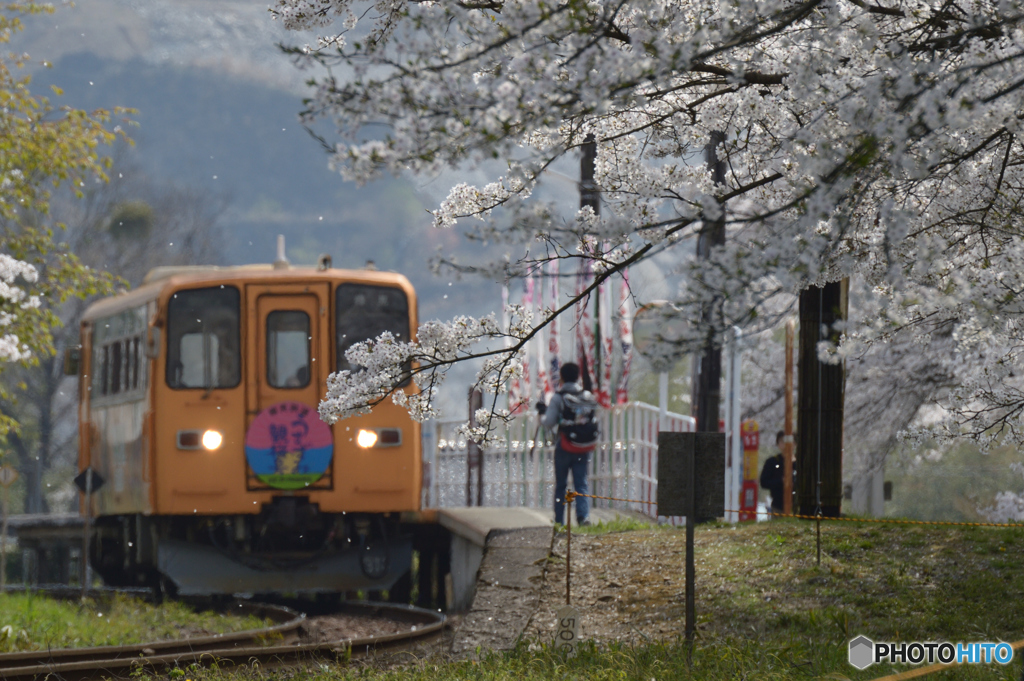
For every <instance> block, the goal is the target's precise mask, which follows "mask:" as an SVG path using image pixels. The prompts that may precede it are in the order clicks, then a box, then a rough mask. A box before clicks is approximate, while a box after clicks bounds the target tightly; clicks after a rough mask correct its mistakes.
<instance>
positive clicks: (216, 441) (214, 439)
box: [203, 430, 224, 452]
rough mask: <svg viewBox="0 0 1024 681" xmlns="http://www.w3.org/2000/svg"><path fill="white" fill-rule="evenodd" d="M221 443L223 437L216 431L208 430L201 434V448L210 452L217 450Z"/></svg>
mask: <svg viewBox="0 0 1024 681" xmlns="http://www.w3.org/2000/svg"><path fill="white" fill-rule="evenodd" d="M222 442H224V436H223V435H221V434H220V433H219V432H218V431H216V430H208V431H206V432H205V433H203V447H205V448H206V449H208V450H210V451H211V452H212V451H213V450H215V449H219V448H220V445H221V443H222Z"/></svg>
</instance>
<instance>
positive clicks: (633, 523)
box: [572, 515, 668, 535]
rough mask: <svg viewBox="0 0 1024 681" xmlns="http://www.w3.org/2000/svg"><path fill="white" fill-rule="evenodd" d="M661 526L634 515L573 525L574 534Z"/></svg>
mask: <svg viewBox="0 0 1024 681" xmlns="http://www.w3.org/2000/svg"><path fill="white" fill-rule="evenodd" d="M658 527H659V526H658V525H654V524H652V523H650V522H648V521H645V520H641V519H639V518H634V517H633V516H625V515H620V516H617V517H616V518H615V520H612V521H609V522H600V523H594V524H593V525H590V526H589V527H580V526H579V525H576V524H575V523H574V524H573V526H572V532H573V534H587V535H595V534H608V533H609V532H632V531H635V530H651V529H657V528H658ZM666 527H668V526H666Z"/></svg>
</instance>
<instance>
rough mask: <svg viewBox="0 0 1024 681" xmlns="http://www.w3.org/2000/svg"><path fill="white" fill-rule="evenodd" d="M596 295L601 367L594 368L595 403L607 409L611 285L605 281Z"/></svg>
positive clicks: (611, 346)
mask: <svg viewBox="0 0 1024 681" xmlns="http://www.w3.org/2000/svg"><path fill="white" fill-rule="evenodd" d="M597 295H598V298H599V299H600V301H601V305H600V317H599V319H598V320H597V325H598V329H599V330H600V332H601V366H600V367H594V371H595V373H597V372H598V371H599V372H600V376H601V380H600V381H598V383H599V385H600V387H599V388H598V391H597V402H598V404H600V405H601V406H602V407H604V408H605V409H607V408H608V407H610V406H612V348H613V347H614V343H613V341H612V285H611V281H610V280H607V279H606V280H605V281H603V282H602V283H601V284H599V285H598V287H597Z"/></svg>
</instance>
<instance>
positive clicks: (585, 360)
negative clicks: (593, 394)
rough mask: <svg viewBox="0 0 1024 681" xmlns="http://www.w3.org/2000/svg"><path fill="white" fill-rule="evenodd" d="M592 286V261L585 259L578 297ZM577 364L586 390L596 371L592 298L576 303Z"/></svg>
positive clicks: (581, 268)
mask: <svg viewBox="0 0 1024 681" xmlns="http://www.w3.org/2000/svg"><path fill="white" fill-rule="evenodd" d="M589 284H590V260H589V259H585V258H584V259H583V260H582V261H581V262H580V266H579V269H578V270H576V297H577V298H579V297H580V296H582V295H583V291H584V290H585V289H586V288H587V286H588V285H589ZM576 363H577V364H579V365H580V374H581V378H582V383H583V387H584V388H589V387H590V380H589V374H590V372H591V371H592V370H593V369H594V327H593V326H592V322H591V320H590V296H587V297H586V298H580V299H579V300H578V301H577V302H576Z"/></svg>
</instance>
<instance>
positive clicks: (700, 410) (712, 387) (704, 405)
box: [690, 131, 725, 433]
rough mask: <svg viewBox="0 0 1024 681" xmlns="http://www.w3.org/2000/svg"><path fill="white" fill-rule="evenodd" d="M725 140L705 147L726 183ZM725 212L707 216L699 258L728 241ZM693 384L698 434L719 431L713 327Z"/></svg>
mask: <svg viewBox="0 0 1024 681" xmlns="http://www.w3.org/2000/svg"><path fill="white" fill-rule="evenodd" d="M724 141H725V135H724V134H723V133H721V132H718V131H716V132H713V133H711V141H710V142H708V145H707V146H706V147H704V160H705V162H706V163H707V166H708V171H709V172H710V173H711V178H712V179H713V180H714V182H715V184H716V185H718V184H725V163H724V162H723V161H722V160H721V159H719V158H718V146H719V145H721V144H722V143H723V142H724ZM721 208H722V210H721V214H720V215H719V216H718V217H717V218H716V219H714V220H708V219H706V218H705V220H704V224H703V226H702V227H701V230H700V235H699V236H698V238H697V257H698V258H700V259H701V260H707V259H709V258H710V257H711V251H712V249H713V248H714V247H716V246H722V245H724V244H725V205H724V204H723V205H722V206H721ZM713 314H714V313H713V310H712V309H711V306H710V305H709V306H707V307H705V308H704V311H703V313H702V316H703V321H704V323H705V324H707V325H709V326H710V322H712V321H713V320H712V315H713ZM691 385H692V386H693V392H692V398H691V402H690V404H691V411H692V414H693V417H694V418H695V419H696V420H697V432H698V433H717V432H718V403H719V401H721V397H722V349H721V347H719V346H717V345H716V344H715V334H714V331H713V330H709V331H708V336H707V339H706V340H705V341H704V348H703V350H702V352H701V354H700V355H696V356H694V358H693V375H692V378H691Z"/></svg>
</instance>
